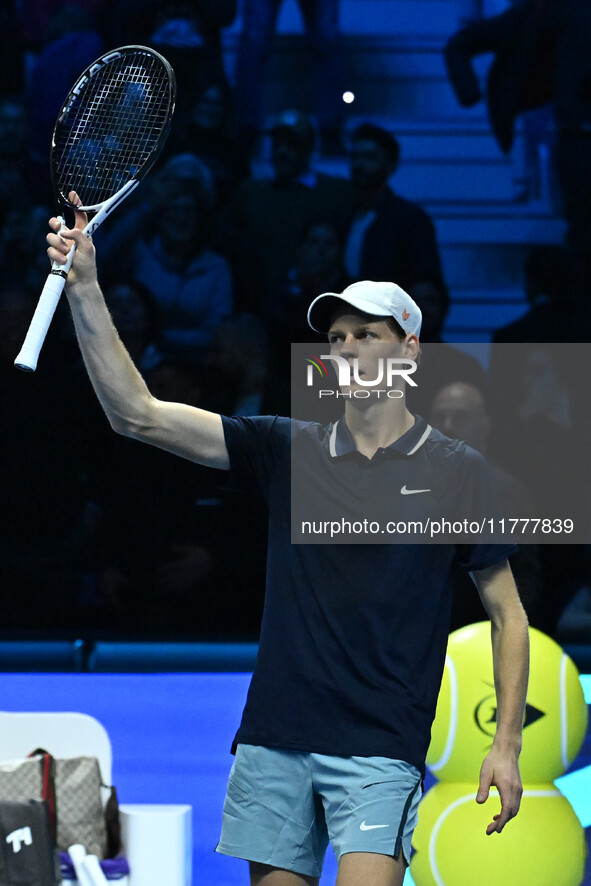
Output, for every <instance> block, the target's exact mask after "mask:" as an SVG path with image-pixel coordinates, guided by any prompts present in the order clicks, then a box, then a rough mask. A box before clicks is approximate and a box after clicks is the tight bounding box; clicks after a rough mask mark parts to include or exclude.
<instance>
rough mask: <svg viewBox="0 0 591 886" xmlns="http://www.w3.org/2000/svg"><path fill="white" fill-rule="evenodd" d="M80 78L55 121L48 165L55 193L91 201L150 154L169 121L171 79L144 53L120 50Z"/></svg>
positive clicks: (113, 187) (125, 177)
mask: <svg viewBox="0 0 591 886" xmlns="http://www.w3.org/2000/svg"><path fill="white" fill-rule="evenodd" d="M81 83H82V88H81V89H80V90H79V92H78V94H76V92H75V91H74V98H73V99H72V100H71V101H70V102H69V104H68V105H67V106H66V108H65V110H64V112H63V113H62V115H61V117H60V120H59V121H58V124H57V126H56V130H55V134H54V148H53V165H54V174H55V179H56V184H57V187H58V189H59V191H60V193H61V194H62V195H63V196H64V197H66V198H67V196H68V193H69V192H70V191H71V190H74V191H76V192H77V194H78V195H79V197H80V198H81V200H82V204H83V205H84V206H94V205H97V204H99V203H102V202H104V201H105V200H107V199H108V198H109V197H111V196H112V195H113V194H115V193H117V191H119V190H120V189H121V188H122V187H123V186H124V185H125V184H126V183H127V182H128V181H129V180H130V179H132V178H135V177H136V175H137V173H138V172H139V170H141V168H142V167H143V166H144V165H145V164H146V163H147V161H148V160H149V159H150V157H151V155H152V154H153V152H154V150H155V149H156V147H157V146H158V143H159V139H160V136H161V134H162V132H163V130H164V129H165V128H166V125H167V123H168V120H169V113H170V106H171V84H170V79H169V76H168V72H167V71H166V69H165V68H164V66H163V65H162V64H161V62H160V61H159V60H158V59H157V58H154V57H152V56H150V55H148V54H147V53H134V54H132V55H129V54H126V55H123V56H122V57H121V58H117V59H115V60H113V61H110V62H108V63H107V64H106V65H105V66H104V67H103V68H102V69H100V70H99V71H98V72H96V73H95V74H94V75H93V76H91V77H90V78H89V79H88V81H87V82H84V81H81ZM79 85H80V84H79Z"/></svg>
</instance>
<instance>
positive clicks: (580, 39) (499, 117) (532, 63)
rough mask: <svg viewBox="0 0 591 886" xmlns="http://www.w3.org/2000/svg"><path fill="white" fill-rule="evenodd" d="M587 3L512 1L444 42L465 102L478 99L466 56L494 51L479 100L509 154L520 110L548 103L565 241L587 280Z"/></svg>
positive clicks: (590, 120)
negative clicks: (483, 97) (482, 97)
mask: <svg viewBox="0 0 591 886" xmlns="http://www.w3.org/2000/svg"><path fill="white" fill-rule="evenodd" d="M590 44H591V6H590V5H589V3H588V2H587V0H561V2H558V0H520V2H517V3H515V4H514V5H512V6H511V7H510V8H509V9H507V10H506V11H505V12H503V13H501V14H500V15H497V16H492V17H490V18H487V19H484V20H482V21H477V22H473V23H471V24H469V25H467V26H466V27H464V28H462V29H461V30H460V31H459V32H458V33H457V34H454V35H453V36H452V37H451V38H450V39H449V41H448V43H447V44H446V48H445V58H446V63H447V68H448V74H449V77H450V81H451V83H452V86H453V88H454V90H455V92H456V95H457V96H458V98H459V100H460V102H461V104H463V105H464V106H466V107H469V106H470V105H473V104H476V102H478V101H479V99H480V87H479V84H478V80H477V77H476V75H475V73H474V70H473V68H472V58H473V57H474V56H476V55H480V54H482V53H485V52H494V53H495V60H494V62H493V64H492V66H491V68H490V73H489V77H488V90H487V100H488V104H489V114H490V118H491V123H492V127H493V131H494V134H495V137H496V138H497V141H498V142H499V145H500V146H501V148H502V149H503V150H504V151H509V150H510V149H511V146H512V143H513V136H514V124H515V120H516V118H517V116H518V115H519V114H520V113H522V112H523V111H524V110H527V109H531V108H537V107H540V106H542V105H545V104H548V103H550V102H551V103H552V109H553V116H554V126H555V130H556V132H555V143H554V145H553V160H554V164H553V165H554V170H555V173H556V177H557V181H558V185H559V188H560V191H561V198H562V207H561V210H562V213H563V215H564V218H565V219H566V223H567V241H566V242H567V246H568V247H569V249H570V250H571V252H572V254H573V256H574V257H575V259H576V260H577V261H578V262H580V263H581V264H582V266H583V267H584V270H585V273H586V274H587V277H588V279H589V280H591V268H590V266H589V255H590V252H591V249H590V247H591V208H590V207H591V164H590V163H589V152H590V150H591V147H590V146H591V62H590V60H589V45H590Z"/></svg>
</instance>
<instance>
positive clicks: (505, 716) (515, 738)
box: [473, 560, 529, 834]
mask: <svg viewBox="0 0 591 886" xmlns="http://www.w3.org/2000/svg"><path fill="white" fill-rule="evenodd" d="M473 578H474V581H475V582H476V586H477V588H478V592H479V594H480V597H481V599H482V603H483V605H484V607H485V609H486V611H487V613H488V615H489V618H490V620H491V631H492V651H493V669H494V680H495V690H496V695H497V729H496V734H495V738H494V741H493V745H492V748H491V750H490V752H489V754H488V755H487V756H486V758H485V760H484V762H483V764H482V768H481V770H480V785H479V787H478V794H477V796H476V799H477V801H478V802H479V803H484V802H485V800H486V799H487V798H488V795H489V791H490V788H491V786H492V785H495V786H496V788H497V789H498V791H499V795H500V798H501V812H500V813H499V814H497V815H494V816H493V821H492V822H491V823H490V824H489V825H488V827H487V829H486V833H487V834H492V833H494V832H495V831H496V832H497V833H499V834H500V833H501V831H502V830H503V828H504V826H505V825H506V824H507V822H508V821H509V820H510V819H511V818H513V817H514V816H515V815H517V812H518V810H519V805H520V802H521V795H522V793H523V788H522V784H521V776H520V774H519V763H518V761H519V754H520V752H521V731H522V727H523V715H524V711H525V701H526V695H527V681H528V675H529V634H528V626H527V616H526V614H525V612H524V609H523V606H522V605H521V601H520V599H519V595H518V593H517V588H516V587H515V582H514V580H513V575H512V574H511V569H510V567H509V564H508V563H507V561H506V560H504V561H503V562H502V563H499V564H497V565H496V566H491V567H489V568H488V569H482V570H479V571H478V572H474V573H473Z"/></svg>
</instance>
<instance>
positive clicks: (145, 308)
mask: <svg viewBox="0 0 591 886" xmlns="http://www.w3.org/2000/svg"><path fill="white" fill-rule="evenodd" d="M105 301H106V303H107V307H108V308H109V311H110V313H111V316H112V317H113V322H114V323H115V326H116V327H117V332H118V333H119V335H120V336H121V341H122V342H123V344H124V345H125V347H126V348H127V350H128V351H129V354H130V356H131V359H132V360H133V362H134V363H135V364H136V366H138V367H139V368H140V369H142V370H144V369H152V368H153V367H154V366H157V365H158V363H159V362H160V360H161V356H160V353H159V351H158V348H157V346H156V344H155V342H156V340H157V338H158V319H157V314H156V310H155V307H154V303H153V301H152V298H151V296H150V293H149V292H148V291H147V290H146V289H145V287H143V286H142V285H141V284H140V283H137V282H136V281H135V280H133V281H125V280H122V281H120V282H118V283H112V284H111V285H110V286H108V287H107V288H106V289H105Z"/></svg>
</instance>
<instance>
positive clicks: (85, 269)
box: [47, 212, 229, 469]
mask: <svg viewBox="0 0 591 886" xmlns="http://www.w3.org/2000/svg"><path fill="white" fill-rule="evenodd" d="M86 221H87V220H86V214H85V213H83V212H76V213H75V226H74V228H73V229H68V230H62V231H61V234H58V233H57V232H58V231H59V230H60V222H59V221H58V219H56V218H52V219H51V221H50V223H49V225H50V228H51V229H52V232H53V233H51V234H48V235H47V242H48V244H49V248H48V250H47V253H48V255H49V258H50V259H51V261H58V262H61V263H63V262H64V261H65V258H66V255H67V252H68V250H69V248H70V246H71V244H72V241H73V242H75V243H76V247H77V249H76V254H75V257H74V262H73V264H72V268H71V270H70V273H69V274H68V280H67V284H66V295H67V298H68V302H69V304H70V308H71V311H72V315H73V318H74V325H75V328H76V335H77V337H78V342H79V345H80V350H81V352H82V356H83V358H84V363H85V364H86V368H87V371H88V375H89V376H90V380H91V382H92V385H93V387H94V390H95V391H96V394H97V396H98V398H99V400H100V402H101V405H102V407H103V409H104V411H105V413H106V415H107V417H108V419H109V421H110V423H111V427H112V428H113V429H114V430H115V431H117V432H118V433H120V434H124V435H125V436H128V437H133V438H135V439H136V440H143V441H144V442H146V443H151V444H153V445H154V446H159V447H160V448H161V449H166V450H168V451H169V452H174V453H176V454H177V455H181V456H183V457H184V458H188V459H191V460H192V461H196V462H199V463H200V464H203V465H207V466H209V467H214V468H223V469H226V468H228V467H229V458H228V451H227V449H226V444H225V441H224V434H223V429H222V420H221V417H220V416H219V415H217V414H215V413H213V412H208V411H206V410H204V409H198V408H196V407H193V406H188V405H186V404H182V403H169V402H166V401H163V400H157V399H156V398H155V397H153V396H152V395H151V394H150V391H149V390H148V388H147V386H146V384H145V382H144V380H143V378H142V376H141V375H140V373H139V372H138V370H137V369H136V367H135V366H134V364H133V362H132V360H131V358H130V356H129V354H128V353H127V350H126V349H125V347H124V345H123V343H122V342H121V339H120V338H119V335H118V334H117V330H116V329H115V327H114V325H113V322H112V320H111V317H110V314H109V311H108V309H107V306H106V304H105V300H104V298H103V295H102V292H101V289H100V286H99V284H98V279H97V272H96V262H95V251H94V246H93V243H92V241H91V240H90V239H89V238H87V237H86V236H85V235H84V234H83V233H82V229H83V228H84V226H85V224H86Z"/></svg>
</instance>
